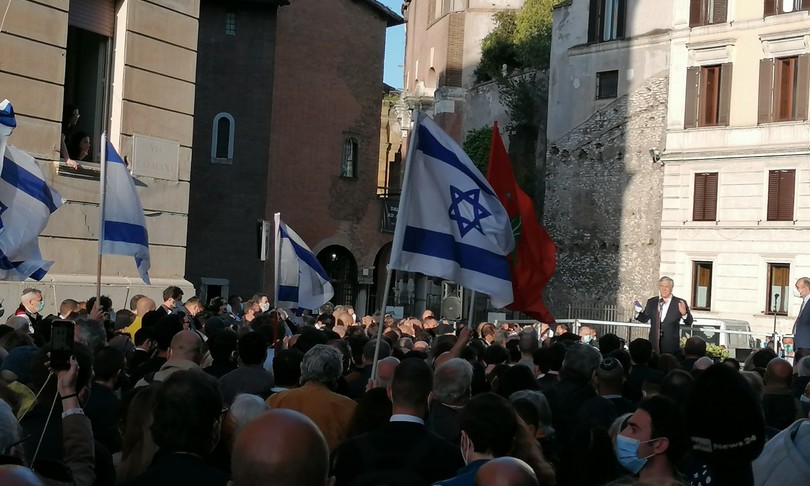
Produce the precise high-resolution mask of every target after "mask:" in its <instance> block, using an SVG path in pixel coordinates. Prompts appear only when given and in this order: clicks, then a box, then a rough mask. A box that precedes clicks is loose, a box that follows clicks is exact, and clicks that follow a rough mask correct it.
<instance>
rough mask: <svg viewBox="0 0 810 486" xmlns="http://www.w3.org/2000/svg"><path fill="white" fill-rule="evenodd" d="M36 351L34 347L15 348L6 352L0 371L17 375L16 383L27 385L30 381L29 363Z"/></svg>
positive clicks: (37, 349)
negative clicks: (7, 371)
mask: <svg viewBox="0 0 810 486" xmlns="http://www.w3.org/2000/svg"><path fill="white" fill-rule="evenodd" d="M38 351H39V348H37V347H36V346H17V347H16V348H14V349H12V350H11V351H9V352H8V356H6V359H4V360H3V366H2V367H0V370H9V371H11V372H13V373H14V374H15V375H17V381H19V382H20V383H26V384H27V383H28V382H30V381H31V363H32V362H33V360H34V355H35V354H37V352H38Z"/></svg>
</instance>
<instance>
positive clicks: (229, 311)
mask: <svg viewBox="0 0 810 486" xmlns="http://www.w3.org/2000/svg"><path fill="white" fill-rule="evenodd" d="M225 312H227V313H228V314H233V309H232V308H231V304H228V305H226V306H225Z"/></svg>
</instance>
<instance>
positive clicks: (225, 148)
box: [211, 112, 236, 164]
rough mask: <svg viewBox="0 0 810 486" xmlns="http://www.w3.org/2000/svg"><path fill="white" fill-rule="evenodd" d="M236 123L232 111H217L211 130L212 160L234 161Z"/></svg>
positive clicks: (216, 161)
mask: <svg viewBox="0 0 810 486" xmlns="http://www.w3.org/2000/svg"><path fill="white" fill-rule="evenodd" d="M235 127H236V123H234V121H233V116H231V114H230V113H225V112H222V113H217V115H216V116H215V117H214V127H213V130H212V132H211V162H215V163H218V164H230V163H232V162H233V140H234V138H233V134H234V129H235Z"/></svg>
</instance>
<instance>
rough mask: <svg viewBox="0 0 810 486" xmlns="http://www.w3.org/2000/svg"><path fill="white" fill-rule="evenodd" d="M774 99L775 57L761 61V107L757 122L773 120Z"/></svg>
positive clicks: (759, 100)
mask: <svg viewBox="0 0 810 486" xmlns="http://www.w3.org/2000/svg"><path fill="white" fill-rule="evenodd" d="M772 99H773V59H761V60H760V61H759V99H758V103H759V108H758V112H759V115H758V118H757V123H768V122H769V121H771V107H772V106H773V105H772V103H771V101H772Z"/></svg>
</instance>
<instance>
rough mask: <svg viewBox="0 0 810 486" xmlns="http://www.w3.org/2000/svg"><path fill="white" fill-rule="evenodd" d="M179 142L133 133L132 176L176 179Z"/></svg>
mask: <svg viewBox="0 0 810 486" xmlns="http://www.w3.org/2000/svg"><path fill="white" fill-rule="evenodd" d="M179 159H180V144H179V143H178V142H175V141H173V140H166V139H163V138H155V137H148V136H146V135H139V134H137V133H136V134H135V135H134V136H133V137H132V160H130V161H129V163H130V165H131V167H132V175H133V176H143V177H153V178H155V179H165V180H169V181H176V180H178V179H179V170H180V163H179Z"/></svg>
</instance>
